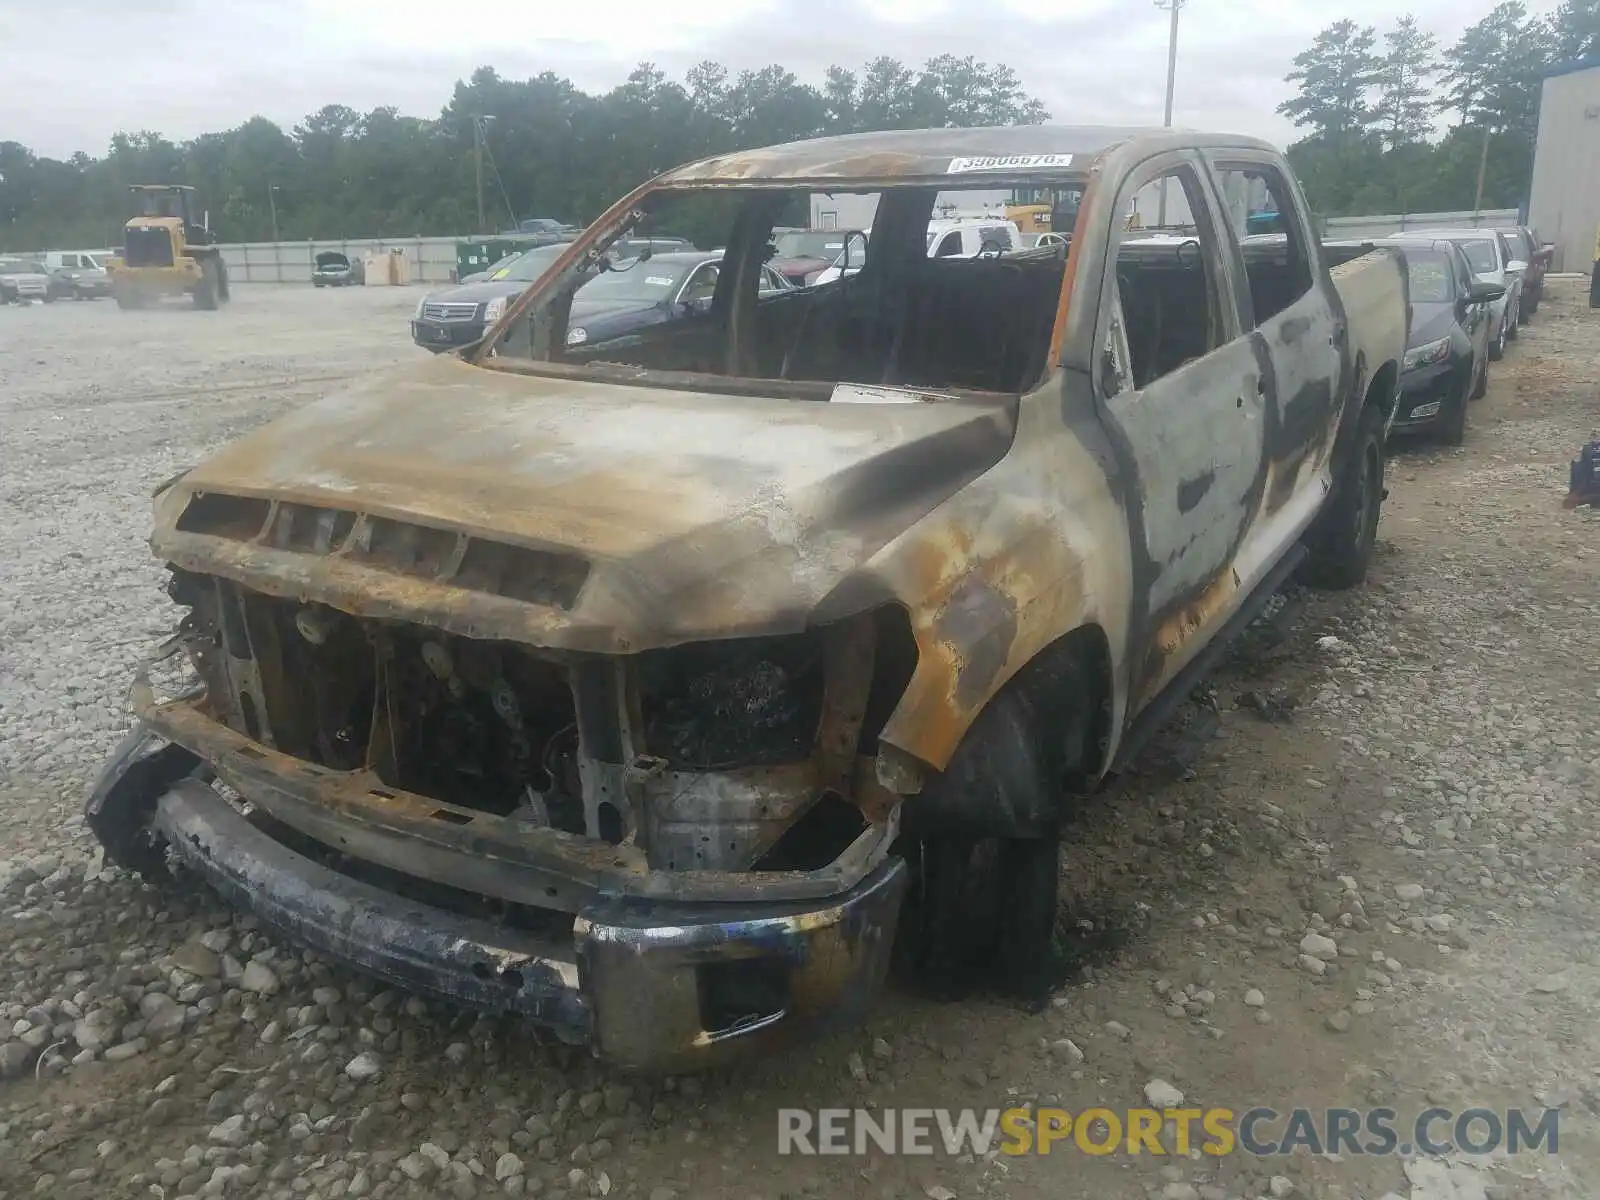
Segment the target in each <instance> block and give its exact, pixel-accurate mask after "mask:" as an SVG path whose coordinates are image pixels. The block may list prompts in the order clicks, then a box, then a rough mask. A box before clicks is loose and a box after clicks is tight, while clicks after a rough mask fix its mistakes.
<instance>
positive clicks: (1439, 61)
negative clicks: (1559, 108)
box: [1278, 0, 1600, 216]
mask: <svg viewBox="0 0 1600 1200" xmlns="http://www.w3.org/2000/svg"><path fill="white" fill-rule="evenodd" d="M1597 53H1600V0H1564V2H1563V3H1562V4H1561V6H1560V7H1559V9H1557V11H1556V12H1555V13H1554V14H1553V15H1552V16H1550V17H1548V18H1546V17H1541V16H1537V15H1532V16H1530V15H1529V13H1528V10H1527V6H1526V5H1525V4H1523V3H1522V0H1504V2H1503V3H1501V4H1498V5H1497V6H1496V7H1495V8H1494V9H1493V10H1492V11H1491V12H1490V13H1489V14H1488V15H1487V16H1486V17H1484V18H1483V19H1482V20H1481V21H1479V22H1477V23H1476V24H1474V25H1472V26H1470V27H1469V28H1468V29H1467V30H1466V31H1465V32H1464V33H1463V34H1462V35H1461V37H1460V38H1459V39H1457V40H1456V42H1455V44H1454V45H1452V46H1451V47H1450V48H1449V49H1448V50H1444V51H1441V48H1440V46H1439V45H1438V42H1437V40H1436V39H1435V38H1434V36H1433V35H1432V34H1429V33H1427V32H1425V31H1423V30H1422V29H1421V28H1420V27H1419V26H1418V24H1417V22H1416V20H1415V18H1413V17H1411V16H1404V17H1401V18H1400V19H1398V20H1397V21H1396V22H1395V23H1394V25H1393V26H1392V27H1390V28H1389V29H1388V30H1386V31H1385V32H1384V33H1383V35H1382V37H1381V40H1380V37H1379V34H1378V31H1377V29H1376V28H1375V27H1374V26H1371V25H1358V24H1356V23H1355V22H1354V21H1349V20H1343V21H1335V22H1334V23H1333V24H1331V25H1329V26H1328V27H1327V28H1325V29H1323V30H1322V31H1321V32H1320V33H1318V34H1317V36H1316V38H1315V40H1314V41H1313V42H1312V44H1311V45H1310V47H1309V48H1307V49H1306V50H1305V51H1304V52H1303V53H1301V54H1299V55H1298V56H1297V57H1296V58H1295V60H1294V69H1293V70H1292V71H1290V72H1289V74H1288V75H1286V76H1285V82H1287V83H1290V84H1293V85H1294V88H1295V94H1294V95H1293V96H1292V97H1291V98H1290V99H1288V100H1286V101H1284V103H1282V104H1281V105H1279V106H1278V111H1279V112H1280V113H1281V114H1283V115H1284V116H1287V117H1289V118H1290V119H1291V120H1293V121H1294V122H1295V124H1296V125H1299V126H1301V127H1303V128H1305V129H1307V130H1308V133H1307V136H1306V137H1304V138H1303V139H1301V140H1300V141H1298V142H1296V143H1294V144H1293V145H1292V146H1290V147H1289V160H1290V162H1292V163H1293V164H1294V168H1295V171H1296V172H1297V173H1298V174H1299V176H1300V181H1301V184H1302V185H1303V186H1304V188H1305V190H1306V195H1307V198H1308V200H1309V201H1310V203H1311V205H1312V207H1313V208H1314V209H1316V210H1317V211H1318V212H1319V213H1321V214H1323V215H1325V216H1349V215H1357V216H1359V215H1369V214H1373V213H1384V212H1429V211H1454V210H1464V209H1470V208H1473V207H1474V205H1475V204H1478V205H1481V207H1483V208H1518V207H1521V206H1522V205H1523V204H1524V203H1526V201H1527V197H1528V186H1529V180H1530V178H1531V175H1532V172H1533V145H1534V139H1535V135H1536V134H1537V132H1538V128H1539V94H1540V89H1541V86H1542V84H1543V80H1544V77H1545V75H1546V74H1547V73H1548V72H1549V71H1550V70H1551V68H1552V67H1554V66H1557V65H1559V64H1561V63H1564V62H1568V61H1575V60H1578V59H1582V58H1587V57H1590V56H1592V55H1595V54H1597ZM1441 125H1442V131H1441ZM1480 175H1481V179H1482V188H1481V199H1480V189H1479V180H1480Z"/></svg>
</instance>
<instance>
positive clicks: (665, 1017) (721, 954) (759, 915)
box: [86, 728, 906, 1071]
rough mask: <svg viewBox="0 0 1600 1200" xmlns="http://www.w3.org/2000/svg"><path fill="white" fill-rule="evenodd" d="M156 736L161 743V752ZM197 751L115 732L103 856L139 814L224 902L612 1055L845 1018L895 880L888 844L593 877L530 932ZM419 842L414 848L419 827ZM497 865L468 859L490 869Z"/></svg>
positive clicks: (875, 954)
mask: <svg viewBox="0 0 1600 1200" xmlns="http://www.w3.org/2000/svg"><path fill="white" fill-rule="evenodd" d="M185 740H192V739H185ZM163 754H168V755H176V756H177V758H176V759H174V758H171V757H169V758H168V759H167V761H166V764H162V761H161V756H162V755H163ZM264 757H266V758H270V759H278V758H281V757H282V756H278V755H273V754H272V753H271V752H270V751H267V752H264ZM202 760H203V759H197V758H196V757H194V756H193V754H192V752H191V750H188V749H185V748H183V747H181V746H180V745H178V744H177V743H174V742H171V741H170V739H168V738H167V737H164V736H163V735H162V733H161V732H157V731H156V730H152V729H149V728H141V730H140V731H139V732H138V733H136V735H135V736H133V737H131V738H130V739H129V740H128V741H127V742H125V743H124V746H123V747H122V748H121V749H119V751H118V753H117V755H116V756H114V758H113V760H112V761H111V762H110V763H109V764H108V765H107V768H106V770H105V771H104V772H103V774H102V776H101V778H100V780H99V781H98V782H97V783H96V785H95V787H94V789H93V790H92V791H91V793H90V796H89V801H88V804H87V806H86V816H87V818H88V822H89V824H90V827H91V828H92V829H94V831H95V833H96V834H97V836H99V837H100V839H101V841H102V842H103V843H105V845H106V848H107V853H108V856H109V857H111V858H112V860H113V861H117V862H122V863H125V864H126V863H129V862H130V861H131V860H133V859H136V858H137V854H136V853H130V851H129V843H130V841H131V837H132V834H131V831H132V830H133V829H134V828H135V827H137V828H138V829H139V830H141V831H143V832H142V833H141V835H140V836H146V837H147V836H148V835H149V834H154V835H155V836H156V837H157V838H158V839H159V840H160V841H164V842H165V843H166V845H167V847H169V848H170V850H171V852H172V853H173V854H174V855H175V856H176V857H177V858H178V859H179V860H180V861H182V862H183V863H184V864H185V865H187V866H188V867H190V868H191V869H193V870H194V871H195V872H196V873H197V874H199V875H200V876H201V877H203V878H204V879H206V880H207V881H208V882H210V883H211V884H212V885H213V886H214V887H215V888H216V889H217V890H218V891H219V892H220V893H222V895H223V896H224V897H225V898H226V899H227V900H228V901H229V902H230V903H232V904H234V905H236V906H238V907H241V908H244V909H247V910H249V911H251V912H253V913H255V914H256V915H257V916H258V917H259V918H260V919H261V920H263V921H264V922H266V923H268V924H270V925H272V926H274V927H275V928H277V929H278V930H280V931H281V932H283V933H284V934H286V935H288V936H290V937H292V938H294V939H297V940H299V941H301V942H303V943H306V944H308V945H310V946H312V947H314V948H316V949H317V950H319V951H321V952H323V953H325V954H327V955H329V956H330V957H333V958H336V959H339V960H342V961H343V962H345V963H348V964H349V965H351V966H353V967H356V968H358V969H360V970H363V971H365V972H368V973H370V974H373V975H376V976H378V977H380V978H382V979H385V980H388V981H390V982H392V983H395V984H398V985H400V986H403V987H406V988H409V989H413V990H416V991H419V992H423V993H427V994H430V995H433V996H436V997H439V998H442V999H445V1000H447V1001H450V1002H453V1003H459V1004H463V1005H466V1006H469V1007H472V1008H477V1009H480V1010H484V1011H492V1012H503V1013H510V1014H514V1015H517V1016H521V1017H523V1018H525V1019H527V1020H529V1021H531V1022H533V1023H535V1024H538V1025H541V1026H544V1027H547V1028H549V1029H551V1030H553V1031H554V1032H555V1033H556V1035H557V1036H558V1037H560V1038H562V1039H564V1040H567V1041H572V1042H588V1043H589V1044H590V1045H591V1046H592V1049H593V1051H594V1053H595V1055H596V1056H597V1057H598V1058H600V1059H602V1060H604V1061H607V1062H610V1063H613V1064H615V1065H617V1066H620V1067H624V1068H629V1069H637V1070H649V1071H676V1070H687V1069H702V1068H705V1067H710V1066H714V1065H717V1064H719V1063H723V1062H727V1061H730V1060H734V1059H741V1058H747V1057H751V1056H757V1055H764V1054H770V1053H772V1052H774V1051H775V1050H777V1049H779V1048H780V1047H782V1046H784V1045H788V1044H790V1043H792V1042H794V1041H796V1040H800V1039H803V1038H806V1037H810V1036H814V1035H815V1034H817V1033H820V1032H822V1031H824V1030H826V1029H829V1028H832V1027H835V1026H837V1025H842V1024H848V1023H851V1022H853V1021H855V1020H858V1019H859V1018H860V1017H861V1016H862V1015H863V1014H864V1013H865V1012H866V1010H867V1009H868V1008H869V1007H870V1005H871V1003H872V1001H873V999H874V997H875V996H876V995H877V993H878V991H879V990H880V989H881V986H882V984H883V980H884V977H885V975H886V973H887V970H888V964H889V955H890V950H891V947H892V946H893V943H894V936H895V929H896V924H897V921H898V916H899V909H900V902H901V899H902V897H903V895H904V892H905V888H906V866H905V863H904V862H903V861H902V860H901V859H899V858H894V857H888V858H885V859H884V860H883V861H881V862H880V863H879V864H878V865H877V866H876V867H875V868H874V869H872V870H871V871H869V872H867V873H866V874H865V875H863V876H861V877H859V878H858V879H857V880H856V882H854V884H853V885H852V886H849V887H848V888H844V889H841V890H840V891H838V892H837V893H835V894H831V895H826V896H821V897H816V898H812V899H804V900H785V901H764V902H754V901H749V900H745V901H739V902H727V901H716V900H694V901H683V900H661V899H654V898H650V897H646V896H640V895H637V894H629V893H628V892H627V890H626V889H625V888H621V887H616V886H606V885H604V884H602V886H601V887H600V888H599V889H598V890H597V891H596V892H595V893H594V894H593V895H592V896H590V897H589V898H588V899H587V900H586V902H585V903H583V904H582V906H581V907H579V908H578V910H577V912H576V915H575V916H574V917H573V918H572V920H571V934H570V938H568V937H566V936H550V935H540V934H535V933H531V932H527V931H526V930H524V929H519V928H515V927H511V926H508V925H506V924H502V923H499V922H495V921H491V920H488V919H485V918H484V917H482V916H478V915H471V914H468V913H464V912H462V911H458V910H456V909H455V908H444V907H440V906H437V905H434V904H431V903H424V902H421V901H419V900H417V899H414V898H412V896H410V895H405V894H402V893H401V892H399V891H396V890H390V889H389V888H387V887H383V886H379V885H378V884H376V883H374V882H369V879H370V878H371V877H372V876H373V874H374V873H373V872H372V871H371V870H370V869H368V864H367V863H366V862H364V861H352V860H350V859H345V858H342V857H341V856H340V855H339V853H338V851H337V849H336V848H337V847H344V846H350V845H352V844H357V845H359V844H362V839H363V837H364V835H365V831H364V830H363V829H362V828H361V827H360V824H359V822H357V821H355V820H354V819H352V818H350V817H349V816H347V815H345V814H344V813H342V812H341V811H339V810H338V809H337V808H336V807H330V808H329V810H328V811H327V813H326V814H325V815H324V816H323V819H322V822H321V823H320V825H319V828H318V831H317V834H316V837H315V839H314V841H315V842H316V843H318V845H317V846H316V847H315V848H314V849H312V848H310V847H309V846H308V847H307V853H301V852H300V851H299V850H297V849H295V848H294V847H292V846H291V845H290V844H289V843H288V842H286V841H283V840H279V838H278V837H276V836H274V834H273V833H272V832H269V829H270V828H273V826H271V825H268V826H267V827H265V828H264V827H263V823H259V822H258V821H257V820H253V819H252V818H251V816H249V815H246V813H245V812H243V811H241V809H240V808H236V807H235V806H234V805H233V804H232V803H230V802H229V801H228V800H227V799H226V798H224V796H223V794H222V793H221V792H219V791H217V790H216V789H215V788H213V787H211V786H210V785H208V784H205V783H203V782H200V781H199V779H197V778H195V777H193V776H189V775H183V772H182V768H183V767H184V766H185V765H186V764H191V763H194V762H196V761H202ZM206 761H208V760H206ZM152 764H156V765H154V766H153V765H152ZM173 764H175V765H176V767H177V770H174V769H172V766H173ZM208 765H212V766H214V765H216V764H214V763H209V761H208ZM180 775H182V776H183V777H178V776H180ZM223 778H224V779H225V780H226V781H227V782H229V783H230V784H232V785H233V786H235V788H236V789H237V790H238V791H239V792H240V794H241V795H242V796H243V797H244V798H245V800H246V801H251V800H252V793H257V794H261V795H262V796H263V798H264V799H265V798H266V796H265V792H266V790H267V788H266V786H265V785H264V784H263V782H262V781H261V780H260V779H258V780H256V781H252V779H251V778H250V777H247V776H243V775H240V774H238V773H237V772H234V771H226V770H225V771H224V773H223ZM298 783H299V781H290V780H282V781H281V782H280V784H279V786H281V787H283V788H285V789H294V788H296V786H297V784H298ZM301 786H302V787H303V784H302V785H301ZM268 802H269V803H271V801H270V800H269V801H268ZM258 811H262V810H258ZM278 828H281V826H278ZM301 844H302V845H304V844H305V843H301ZM605 849H608V850H609V849H610V848H609V847H605ZM323 851H327V853H322V852H323ZM313 853H315V854H317V855H318V856H317V857H312V856H311V855H312V854H313ZM417 853H418V854H419V855H426V854H427V853H428V848H427V847H426V846H424V845H422V844H420V843H419V844H418V846H417ZM508 865H510V864H507V863H506V862H504V861H495V860H494V859H492V858H485V860H484V861H483V863H482V867H483V869H484V870H485V871H487V872H490V873H493V872H494V871H495V870H496V869H501V870H504V869H506V868H507V867H508ZM389 869H390V870H391V871H392V870H393V866H392V864H391V865H390V868H389ZM681 874H685V875H691V874H695V873H681ZM700 874H705V875H707V876H708V880H707V882H710V878H709V875H710V873H704V872H702V873H700ZM377 877H378V878H380V879H381V878H383V875H382V874H381V873H378V875H377ZM724 878H726V877H724ZM514 908H515V906H512V909H514ZM547 924H548V923H547Z"/></svg>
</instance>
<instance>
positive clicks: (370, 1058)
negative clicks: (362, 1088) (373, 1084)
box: [344, 1050, 383, 1083]
mask: <svg viewBox="0 0 1600 1200" xmlns="http://www.w3.org/2000/svg"><path fill="white" fill-rule="evenodd" d="M344 1073H345V1074H346V1075H348V1076H349V1077H350V1078H351V1079H353V1080H355V1081H356V1082H357V1083H365V1082H366V1081H367V1080H369V1079H376V1078H377V1077H378V1076H379V1075H382V1074H383V1061H382V1060H381V1059H380V1058H379V1057H378V1056H377V1055H376V1054H374V1053H372V1052H371V1051H370V1050H366V1051H363V1052H362V1053H360V1054H358V1055H356V1056H355V1057H354V1058H352V1059H351V1060H350V1061H349V1062H347V1063H345V1065H344Z"/></svg>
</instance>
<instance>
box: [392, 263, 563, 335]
mask: <svg viewBox="0 0 1600 1200" xmlns="http://www.w3.org/2000/svg"><path fill="white" fill-rule="evenodd" d="M566 248H567V244H566V243H565V242H556V243H552V244H551V245H548V246H536V247H534V248H533V249H532V250H524V251H523V252H522V253H521V254H513V255H512V256H511V257H509V258H503V259H501V260H500V261H499V262H497V263H496V264H495V265H494V266H493V267H491V268H490V269H489V270H488V271H485V272H483V273H482V274H481V276H480V277H478V278H477V281H476V282H473V283H459V284H456V285H455V286H454V287H448V288H445V289H443V290H442V291H437V292H430V293H429V294H428V295H426V296H424V297H423V298H422V303H420V304H418V305H417V311H416V314H415V315H414V316H413V317H412V318H411V340H412V341H414V342H415V343H416V344H417V345H419V346H422V347H423V348H425V349H428V350H432V351H433V352H434V353H435V354H440V353H443V352H444V351H446V350H454V349H455V348H456V347H458V346H467V345H470V344H471V343H473V342H475V341H477V340H478V339H479V338H481V337H482V336H483V331H484V330H485V329H487V328H488V327H489V326H490V325H492V324H493V323H494V322H495V321H497V320H499V319H500V314H501V313H502V312H504V311H505V307H506V305H507V304H509V303H510V302H511V299H512V298H513V297H515V296H520V295H521V294H522V293H523V292H524V291H525V290H526V289H527V287H528V285H529V284H530V283H532V282H533V281H534V280H535V279H537V278H539V276H541V275H543V274H544V273H545V270H546V269H547V268H548V267H549V266H550V264H551V263H553V262H555V261H556V259H558V258H560V257H561V255H562V253H563V252H564V251H565V250H566Z"/></svg>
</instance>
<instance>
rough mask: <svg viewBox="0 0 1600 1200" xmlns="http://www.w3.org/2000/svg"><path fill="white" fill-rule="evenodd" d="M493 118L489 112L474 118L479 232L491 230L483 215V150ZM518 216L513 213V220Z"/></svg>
mask: <svg viewBox="0 0 1600 1200" xmlns="http://www.w3.org/2000/svg"><path fill="white" fill-rule="evenodd" d="M492 120H494V118H493V117H491V116H489V115H487V114H484V115H481V116H478V115H475V116H474V117H473V118H472V165H473V174H474V175H475V176H476V178H477V185H478V232H479V233H488V232H489V229H488V226H487V224H486V222H485V221H484V217H483V151H484V146H485V143H486V142H487V140H488V137H489V122H490V121H492ZM516 218H517V215H516V213H512V214H511V219H512V220H513V221H515V220H516Z"/></svg>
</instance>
